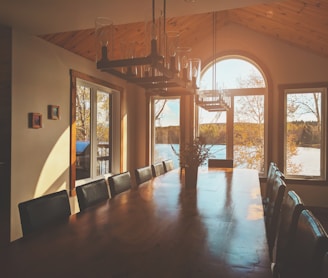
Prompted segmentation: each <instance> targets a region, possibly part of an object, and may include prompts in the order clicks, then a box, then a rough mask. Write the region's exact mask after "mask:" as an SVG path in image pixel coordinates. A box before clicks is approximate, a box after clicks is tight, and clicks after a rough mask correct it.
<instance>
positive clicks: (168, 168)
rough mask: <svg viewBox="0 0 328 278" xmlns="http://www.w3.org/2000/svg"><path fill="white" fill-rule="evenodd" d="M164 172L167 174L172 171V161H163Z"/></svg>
mask: <svg viewBox="0 0 328 278" xmlns="http://www.w3.org/2000/svg"><path fill="white" fill-rule="evenodd" d="M162 162H163V166H164V172H165V173H166V172H168V171H171V170H173V169H174V164H173V160H172V159H166V160H163V161H162Z"/></svg>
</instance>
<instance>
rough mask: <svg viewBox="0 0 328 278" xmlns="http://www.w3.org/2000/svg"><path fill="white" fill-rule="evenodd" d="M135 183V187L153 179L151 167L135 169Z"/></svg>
mask: <svg viewBox="0 0 328 278" xmlns="http://www.w3.org/2000/svg"><path fill="white" fill-rule="evenodd" d="M135 176H136V183H137V185H139V184H141V183H143V182H146V181H149V180H150V179H152V178H153V173H152V171H151V166H145V167H141V168H137V169H135Z"/></svg>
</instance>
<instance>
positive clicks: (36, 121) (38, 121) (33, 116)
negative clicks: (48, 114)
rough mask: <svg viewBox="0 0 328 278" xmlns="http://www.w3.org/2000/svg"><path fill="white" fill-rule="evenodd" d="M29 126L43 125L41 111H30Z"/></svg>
mask: <svg viewBox="0 0 328 278" xmlns="http://www.w3.org/2000/svg"><path fill="white" fill-rule="evenodd" d="M28 125H29V128H41V127H42V114H41V113H29V114H28Z"/></svg>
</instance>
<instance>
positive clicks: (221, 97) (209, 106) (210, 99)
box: [195, 12, 231, 112]
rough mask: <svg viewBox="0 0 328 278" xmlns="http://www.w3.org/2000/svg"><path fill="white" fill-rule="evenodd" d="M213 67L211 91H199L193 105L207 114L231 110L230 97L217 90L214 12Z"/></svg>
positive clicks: (221, 90)
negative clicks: (207, 112)
mask: <svg viewBox="0 0 328 278" xmlns="http://www.w3.org/2000/svg"><path fill="white" fill-rule="evenodd" d="M212 30H213V58H212V61H213V65H212V89H199V90H198V91H197V95H196V97H195V103H196V104H197V105H198V106H200V107H202V108H203V109H205V110H207V111H209V112H219V111H227V110H229V109H230V108H231V97H230V96H229V94H228V93H227V92H226V90H224V89H218V84H217V80H216V77H217V72H216V67H217V58H216V54H215V52H216V12H213V28H212Z"/></svg>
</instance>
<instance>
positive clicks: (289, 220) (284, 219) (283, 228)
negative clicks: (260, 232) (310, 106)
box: [275, 190, 305, 262]
mask: <svg viewBox="0 0 328 278" xmlns="http://www.w3.org/2000/svg"><path fill="white" fill-rule="evenodd" d="M304 209H305V206H304V203H303V201H302V199H301V198H300V197H299V195H298V194H297V193H296V192H295V191H293V190H291V191H289V192H288V193H287V195H286V197H285V199H284V201H283V203H282V208H281V217H280V224H279V231H278V235H277V245H276V260H275V261H276V262H279V261H283V260H284V257H285V256H288V250H289V249H290V248H289V246H290V245H291V244H292V241H293V239H294V237H295V233H296V227H297V222H298V218H299V216H300V214H301V212H302V210H304Z"/></svg>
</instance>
